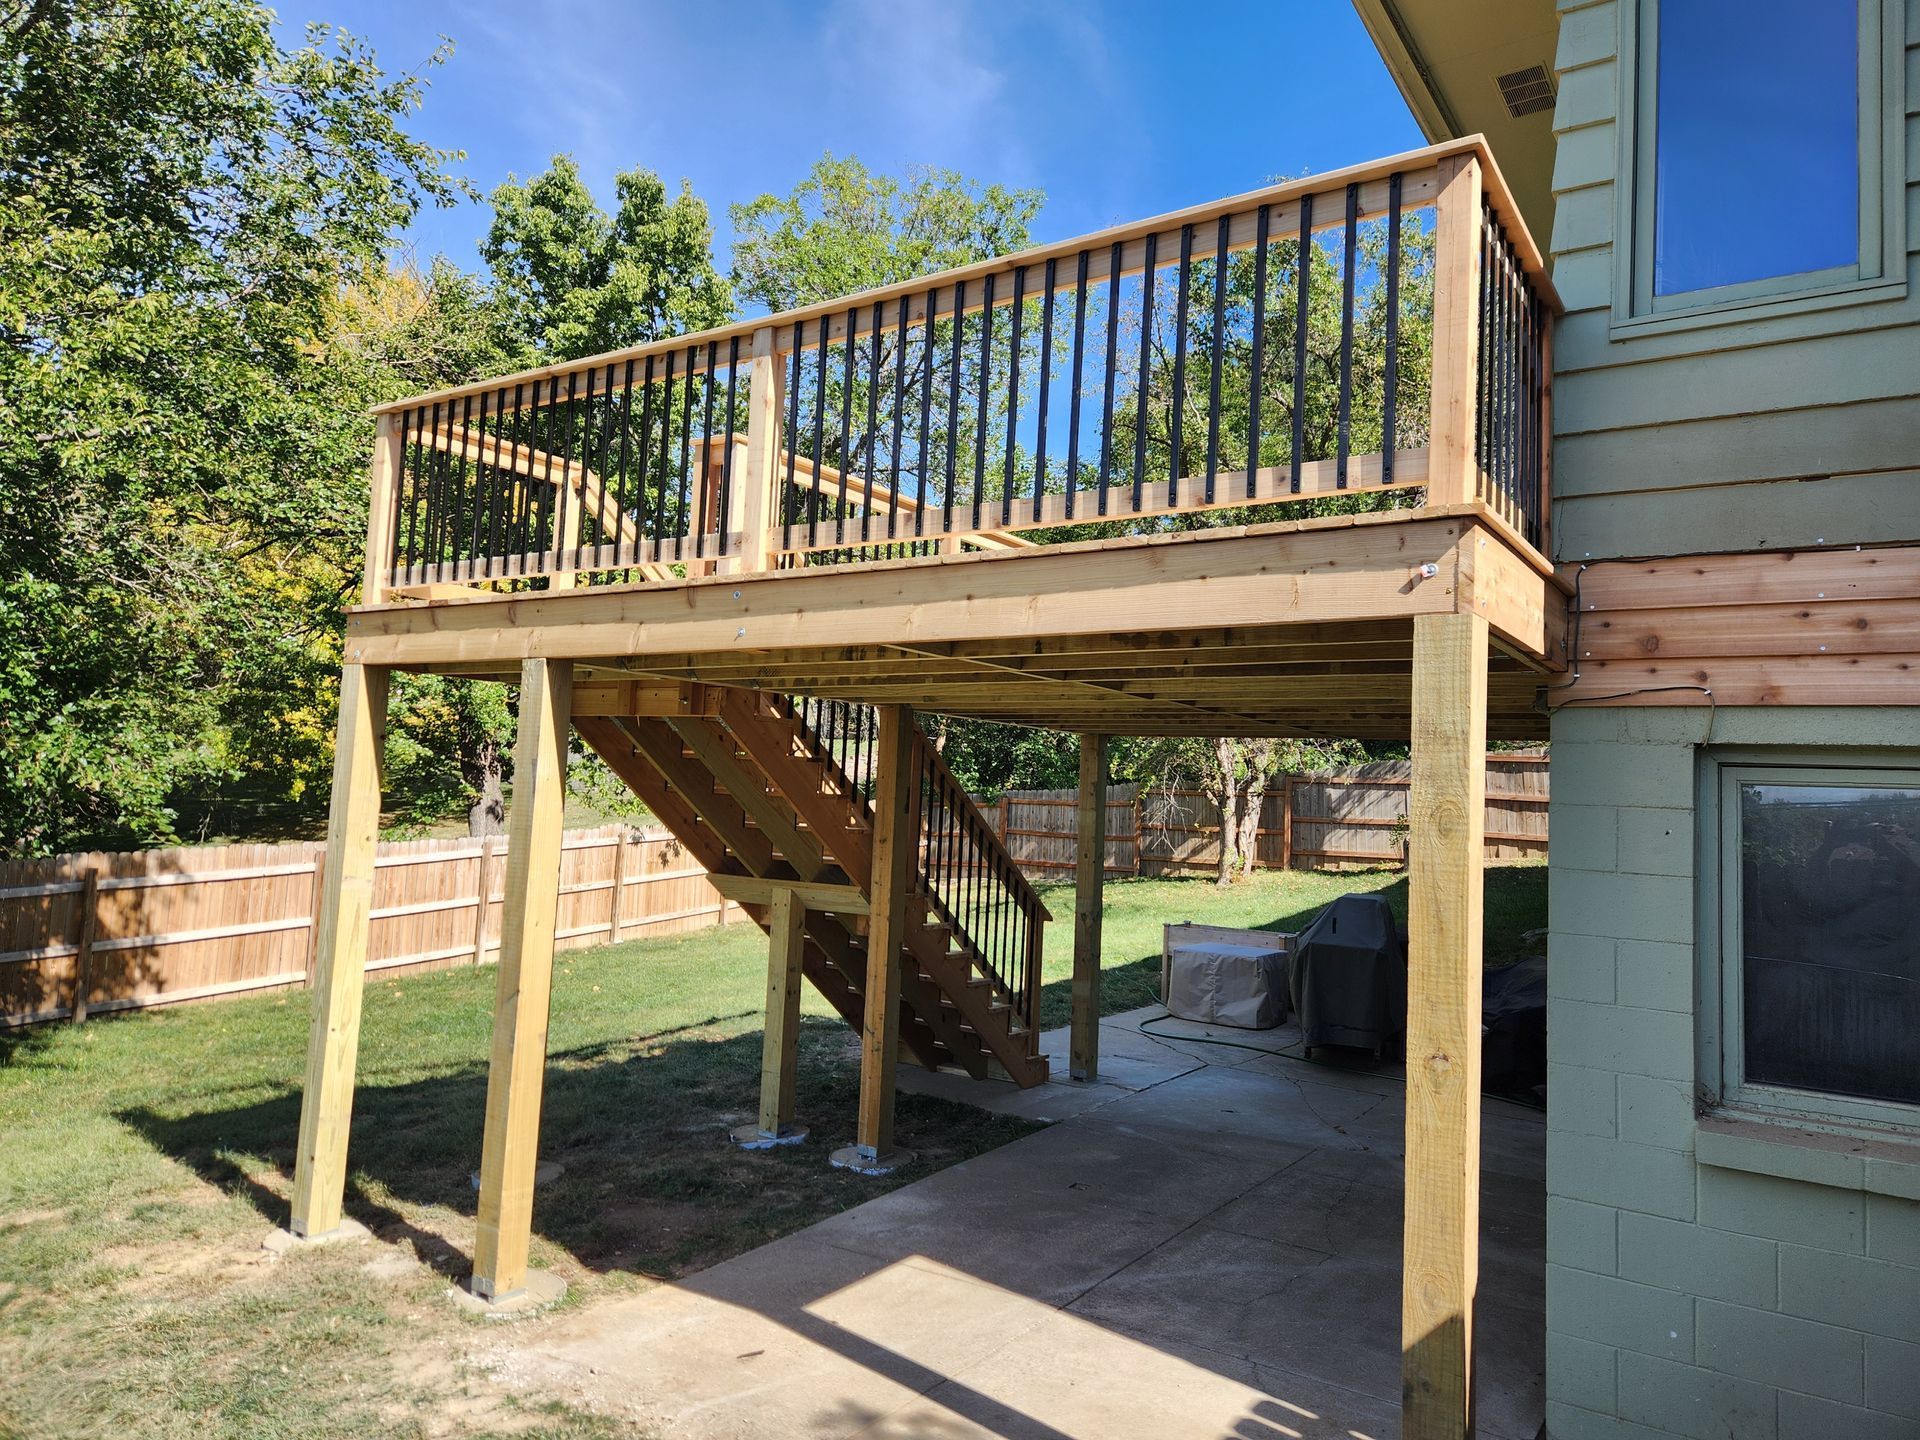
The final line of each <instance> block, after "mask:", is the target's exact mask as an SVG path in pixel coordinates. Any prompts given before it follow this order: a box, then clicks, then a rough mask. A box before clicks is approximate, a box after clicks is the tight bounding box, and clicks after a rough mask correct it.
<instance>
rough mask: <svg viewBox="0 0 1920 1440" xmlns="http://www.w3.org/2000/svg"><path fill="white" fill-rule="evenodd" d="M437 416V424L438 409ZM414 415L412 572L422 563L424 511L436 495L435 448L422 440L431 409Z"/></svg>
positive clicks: (409, 522) (410, 527) (410, 498)
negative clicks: (428, 411)
mask: <svg viewBox="0 0 1920 1440" xmlns="http://www.w3.org/2000/svg"><path fill="white" fill-rule="evenodd" d="M433 414H434V416H435V423H437V419H438V416H439V414H440V407H439V406H438V405H436V406H434V407H433ZM413 415H414V423H413V471H412V474H413V484H412V485H411V486H410V487H409V489H408V491H407V494H408V504H407V568H408V569H409V570H411V569H412V568H413V567H414V566H415V565H417V564H419V563H420V530H421V526H422V522H423V520H424V518H425V517H424V511H425V510H426V508H427V506H428V505H429V504H430V503H431V496H432V493H433V492H432V485H433V470H432V457H433V447H432V446H430V445H428V444H427V442H426V440H425V439H423V438H422V436H423V433H424V432H425V430H426V427H427V425H428V424H429V421H428V419H427V407H426V406H424V405H422V406H420V407H419V408H418V409H417V410H415V411H414V412H413Z"/></svg>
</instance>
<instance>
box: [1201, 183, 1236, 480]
mask: <svg viewBox="0 0 1920 1440" xmlns="http://www.w3.org/2000/svg"><path fill="white" fill-rule="evenodd" d="M1229 223H1230V222H1229V219H1228V217H1227V216H1225V215H1222V216H1221V217H1220V226H1219V230H1218V231H1217V232H1216V235H1215V238H1214V242H1213V375H1212V378H1211V384H1210V385H1209V386H1208V392H1207V491H1206V500H1207V503H1208V504H1209V505H1211V504H1212V503H1213V484H1214V479H1215V477H1216V476H1217V475H1218V474H1219V473H1220V369H1221V366H1222V365H1223V364H1224V363H1225V361H1226V354H1227V238H1228V235H1227V232H1228V226H1229Z"/></svg>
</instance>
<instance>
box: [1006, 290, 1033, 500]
mask: <svg viewBox="0 0 1920 1440" xmlns="http://www.w3.org/2000/svg"><path fill="white" fill-rule="evenodd" d="M1026 298H1027V267H1026V266H1024V265H1020V266H1016V267H1015V269H1014V272H1013V304H1012V305H1011V306H1009V307H1008V309H1009V311H1010V312H1011V314H1012V317H1013V329H1012V331H1011V333H1010V334H1009V336H1008V339H1007V465H1006V473H1005V475H1004V476H1003V477H1002V479H1001V483H1000V523H1001V524H1002V525H1011V524H1012V523H1013V469H1014V459H1015V457H1016V455H1017V454H1018V446H1017V445H1016V443H1015V439H1014V432H1015V430H1016V429H1017V428H1018V422H1019V419H1020V326H1021V321H1022V320H1023V319H1024V318H1025V316H1026V308H1027V306H1026Z"/></svg>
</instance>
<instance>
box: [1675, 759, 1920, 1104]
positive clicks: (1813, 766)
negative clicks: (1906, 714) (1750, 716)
mask: <svg viewBox="0 0 1920 1440" xmlns="http://www.w3.org/2000/svg"><path fill="white" fill-rule="evenodd" d="M1702 770H1703V773H1702V783H1701V787H1700V826H1699V840H1700V845H1699V848H1700V851H1701V861H1702V864H1701V866H1700V874H1701V890H1702V895H1701V905H1700V911H1699V914H1700V936H1699V939H1700V946H1699V950H1700V957H1701V958H1700V974H1699V979H1700V1012H1699V1019H1700V1032H1701V1044H1700V1055H1699V1084H1700V1090H1701V1098H1702V1100H1703V1101H1704V1102H1705V1104H1706V1108H1707V1110H1708V1112H1709V1113H1711V1114H1715V1115H1718V1116H1721V1117H1724V1118H1729V1119H1740V1120H1755V1121H1761V1122H1769V1123H1774V1124H1780V1125H1786V1126H1791V1127H1792V1128H1795V1129H1801V1130H1814V1131H1823V1132H1827V1133H1833V1134H1840V1135H1849V1136H1860V1137H1863V1138H1869V1139H1874V1138H1878V1139H1886V1138H1889V1137H1897V1138H1906V1139H1911V1138H1913V1137H1914V1136H1915V1135H1920V1104H1910V1103H1905V1102H1901V1101H1895V1100H1874V1099H1867V1098H1863V1097H1861V1096H1857V1095H1845V1094H1839V1093H1836V1092H1831V1091H1824V1090H1803V1089H1798V1088H1796V1087H1792V1086H1786V1085H1778V1084H1768V1083H1765V1082H1760V1081H1749V1080H1747V1078H1746V1075H1745V1054H1744V1048H1745V1034H1746V1031H1745V1024H1744V1008H1743V1005H1744V999H1745V985H1744V977H1745V965H1744V955H1745V951H1744V947H1743V945H1742V943H1741V921H1742V888H1741V887H1742V882H1743V878H1744V877H1743V866H1742V864H1741V850H1740V844H1741V835H1740V818H1741V816H1740V801H1739V787H1740V785H1741V784H1742V783H1767V784H1823V783H1825V784H1836V785H1845V784H1852V785H1856V786H1858V785H1900V786H1904V787H1907V788H1911V789H1914V790H1920V754H1915V753H1913V752H1907V751H1901V752H1893V753H1888V754H1874V755H1864V756H1863V755H1862V754H1860V753H1859V752H1857V751H1856V752H1839V751H1820V750H1803V749H1795V750H1792V751H1790V752H1781V751H1755V750H1730V751H1720V752H1716V753H1712V754H1709V755H1707V756H1706V757H1705V763H1704V765H1703V767H1702Z"/></svg>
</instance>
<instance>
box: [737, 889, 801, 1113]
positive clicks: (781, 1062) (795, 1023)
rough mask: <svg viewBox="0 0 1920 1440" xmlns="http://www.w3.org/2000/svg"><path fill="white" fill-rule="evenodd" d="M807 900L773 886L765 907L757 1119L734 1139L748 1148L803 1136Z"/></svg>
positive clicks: (792, 891) (791, 891)
mask: <svg viewBox="0 0 1920 1440" xmlns="http://www.w3.org/2000/svg"><path fill="white" fill-rule="evenodd" d="M806 919H807V910H806V905H805V902H804V901H803V900H802V899H801V897H800V896H799V895H798V894H797V893H796V892H795V891H794V889H793V887H792V886H790V885H776V886H774V887H773V901H772V903H771V904H770V905H769V906H768V907H767V1028H766V1038H765V1040H764V1041H763V1043H762V1045H761V1050H760V1121H759V1123H758V1124H757V1125H742V1126H741V1127H740V1128H739V1129H737V1130H735V1131H734V1132H733V1138H734V1140H735V1141H736V1142H737V1143H738V1144H740V1145H742V1146H744V1147H745V1148H747V1149H749V1150H764V1149H770V1148H772V1147H773V1146H775V1145H792V1144H796V1143H798V1142H799V1141H801V1140H804V1139H806V1138H807V1132H806V1131H805V1130H803V1129H801V1128H799V1127H798V1126H796V1125H795V1124H794V1123H793V1105H794V1091H795V1089H796V1088H797V1085H798V1081H799V1073H800V976H801V970H800V967H801V961H802V959H803V958H804V956H805V953H806Z"/></svg>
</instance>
